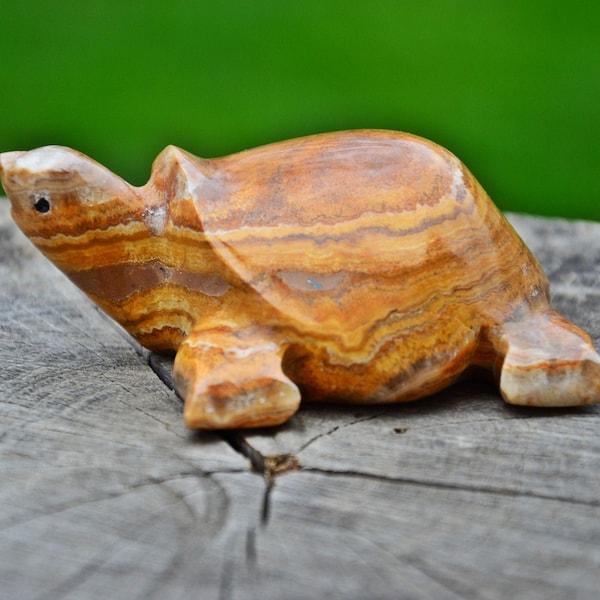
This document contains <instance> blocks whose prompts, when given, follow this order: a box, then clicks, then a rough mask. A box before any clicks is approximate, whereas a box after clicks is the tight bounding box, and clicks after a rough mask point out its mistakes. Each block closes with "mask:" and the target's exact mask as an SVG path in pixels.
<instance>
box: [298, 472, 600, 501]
mask: <svg viewBox="0 0 600 600" xmlns="http://www.w3.org/2000/svg"><path fill="white" fill-rule="evenodd" d="M302 471H303V472H305V473H318V474H320V475H326V476H332V477H354V478H358V479H362V478H364V479H370V480H373V481H381V482H387V483H399V484H405V485H414V486H422V487H427V488H432V489H439V490H455V491H457V492H471V493H475V494H491V495H494V494H496V495H498V496H508V497H514V498H534V499H536V500H549V501H553V502H561V503H564V504H571V505H576V506H587V507H597V506H600V499H598V500H592V501H586V500H579V499H578V498H561V497H560V496H552V495H550V494H540V493H535V492H528V491H523V490H516V489H514V490H513V489H510V488H503V487H500V486H491V485H490V486H475V485H468V484H466V483H464V482H460V483H448V482H445V481H425V480H422V479H416V478H414V477H390V476H387V475H380V474H378V473H369V472H367V471H356V470H353V469H325V468H322V467H311V466H303V467H302Z"/></svg>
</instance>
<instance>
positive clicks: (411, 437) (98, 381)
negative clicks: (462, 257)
mask: <svg viewBox="0 0 600 600" xmlns="http://www.w3.org/2000/svg"><path fill="white" fill-rule="evenodd" d="M510 220H511V221H512V223H513V225H514V226H515V227H516V229H517V230H518V231H519V233H520V234H521V236H522V237H523V238H524V239H525V241H526V242H527V243H528V245H529V246H530V248H531V249H532V250H533V251H534V253H535V254H536V256H537V257H538V259H539V260H540V262H541V263H542V265H543V266H544V268H545V270H546V273H547V274H548V276H549V278H550V280H551V283H552V291H553V304H554V306H555V307H556V308H557V309H558V310H559V311H561V312H563V313H564V314H565V315H566V316H567V317H569V318H570V319H571V320H573V321H574V322H575V323H577V324H578V325H580V326H581V327H583V328H584V329H586V330H587V331H588V332H589V333H590V334H591V336H592V338H593V339H594V341H595V343H596V346H598V345H600V224H598V223H589V222H569V221H565V220H560V219H547V218H537V217H526V216H517V215H510ZM0 282H1V285H0V308H1V311H2V313H1V314H2V317H1V318H0V356H1V364H2V376H1V377H0V477H1V480H2V485H1V486H0V597H2V598H4V597H5V598H19V599H43V598H48V599H50V598H52V599H53V598H72V599H93V598H102V599H104V598H116V599H118V598H124V599H125V598H126V599H128V600H131V599H136V598H140V599H142V598H143V599H149V598H156V599H162V598H169V599H170V600H177V599H182V600H183V599H187V598H190V599H192V598H193V599H195V598H203V599H205V598H206V599H211V598H215V599H236V600H237V599H244V598H253V599H254V598H261V599H271V598H273V599H275V598H286V599H294V598H357V599H358V598H374V599H375V598H465V597H473V598H475V597H476V598H514V597H519V598H540V599H542V598H544V599H546V598H566V597H568V598H592V597H596V595H597V594H598V590H599V589H600V568H599V567H600V478H599V477H598V473H599V472H600V436H599V435H598V434H597V432H598V431H599V430H600V406H589V407H582V408H575V409H561V410H558V409H554V410H542V409H525V408H515V407H510V406H507V405H505V404H504V403H503V402H502V401H501V399H500V396H499V394H498V393H497V391H496V390H495V389H494V388H493V387H489V386H487V385H485V384H482V383H478V382H466V383H462V384H459V385H455V386H453V387H452V388H450V389H448V390H446V391H444V392H442V393H439V394H436V395H435V396H433V397H431V398H428V399H425V400H420V401H417V402H415V403H411V404H404V405H392V406H365V407H356V406H352V407H344V406H329V405H311V404H308V405H304V406H303V407H302V408H301V410H300V412H299V413H298V414H297V415H296V416H295V417H294V418H293V419H292V421H291V422H290V423H289V424H287V425H285V426H283V427H279V428H275V429H272V430H260V431H251V432H246V433H231V434H226V435H219V434H211V433H197V432H196V433H194V432H189V431H187V430H186V429H185V427H184V425H183V420H182V416H181V402H180V400H179V399H178V397H177V396H176V395H175V393H174V392H173V391H172V389H171V385H170V383H171V382H170V366H171V365H170V362H169V361H168V360H167V359H163V358H161V357H158V356H154V355H150V354H149V353H147V352H146V351H144V350H142V349H141V348H139V347H138V348H136V347H135V346H134V345H132V344H131V342H130V341H129V339H128V337H127V335H126V334H124V333H123V332H122V331H121V330H120V329H119V328H118V327H117V326H116V325H115V324H114V323H112V322H111V321H110V320H109V319H107V318H106V317H104V316H103V315H102V314H101V313H100V312H99V311H98V310H97V309H96V308H95V307H94V306H93V305H92V304H91V303H90V302H89V301H88V300H87V299H86V298H85V297H84V296H83V295H82V294H81V293H80V292H79V291H78V290H76V289H75V288H74V287H73V286H72V284H71V283H70V282H69V281H68V280H67V279H66V278H65V277H64V276H63V275H62V274H60V273H59V272H58V271H57V270H56V269H55V268H54V267H53V266H52V265H50V263H49V262H48V261H46V260H45V259H44V258H43V257H42V256H41V255H40V254H39V253H38V252H37V251H36V250H35V249H34V248H33V246H32V245H31V244H30V243H29V242H28V241H27V240H26V239H24V237H23V236H22V235H21V234H20V232H19V231H18V230H17V229H16V227H15V226H14V224H13V223H12V221H11V219H10V216H9V208H8V203H7V202H5V201H0Z"/></svg>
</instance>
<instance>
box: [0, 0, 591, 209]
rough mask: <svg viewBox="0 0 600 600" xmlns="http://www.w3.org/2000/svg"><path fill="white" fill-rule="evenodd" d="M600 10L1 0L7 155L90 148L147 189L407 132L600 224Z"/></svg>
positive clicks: (535, 204)
mask: <svg viewBox="0 0 600 600" xmlns="http://www.w3.org/2000/svg"><path fill="white" fill-rule="evenodd" d="M599 25H600V3H598V4H597V3H595V2H589V1H579V0H575V1H571V2H568V3H564V2H555V1H551V0H548V1H545V2H542V1H537V0H532V1H524V0H504V1H500V0H498V1H493V0H490V1H489V2H481V1H466V0H462V1H461V0H457V1H450V0H420V1H417V0H413V1H411V2H405V1H400V0H396V1H392V0H388V1H385V0H369V1H366V0H363V1H354V0H344V1H329V0H278V1H276V0H220V1H216V2H204V1H195V2H192V1H183V0H168V1H167V0H161V1H157V0H145V1H144V2H134V1H128V0H105V1H93V0H91V1H89V2H82V1H81V0H62V1H61V0H55V1H53V2H49V1H40V0H38V1H34V0H30V1H27V0H22V1H20V2H16V1H13V2H4V3H3V6H2V7H1V9H0V61H1V62H0V64H1V70H0V74H1V93H0V151H5V150H16V149H29V148H32V147H36V146H40V145H45V144H50V143H53V144H64V145H68V146H72V147H75V148H77V149H79V150H81V151H83V152H85V153H86V154H89V155H90V156H92V157H93V158H95V159H96V160H98V161H100V162H102V163H103V164H105V165H107V166H108V167H109V168H111V169H112V170H114V171H115V172H116V173H118V174H119V175H121V176H123V177H125V178H126V179H128V180H130V181H131V182H132V183H135V184H142V183H144V182H145V180H146V179H147V177H148V174H149V170H150V165H151V162H152V160H153V158H154V157H155V156H156V154H157V153H158V152H159V151H160V150H161V149H162V148H163V147H164V146H165V145H167V144H176V145H179V146H182V147H184V148H185V149H187V150H189V151H191V152H193V153H195V154H198V155H200V156H204V157H213V156H219V155H223V154H228V153H231V152H236V151H239V150H242V149H245V148H248V147H252V146H256V145H260V144H264V143H268V142H272V141H276V140H280V139H284V138H289V137H295V136H301V135H306V134H311V133H316V132H323V131H331V130H339V129H349V128H359V127H378V128H388V129H397V130H403V131H410V132H412V133H416V134H419V135H422V136H425V137H428V138H430V139H432V140H434V141H436V142H438V143H440V144H442V145H444V146H446V147H448V148H449V149H450V150H452V151H453V152H454V153H455V154H457V155H458V156H459V157H460V158H461V159H462V160H463V161H464V162H465V163H466V164H467V165H468V166H469V168H470V169H471V171H473V172H474V174H475V175H476V177H477V178H478V179H479V180H480V182H481V183H482V184H483V185H484V187H486V188H487V190H488V192H489V193H490V195H491V196H492V198H493V199H494V200H495V201H496V203H497V204H498V205H499V206H500V207H501V208H502V209H504V210H513V211H519V212H528V213H536V214H544V215H560V216H565V217H577V218H586V219H594V220H600V183H599V177H598V171H597V169H598V164H599V158H600V143H599V133H600V118H599V114H598V107H599V105H600V102H599V101H600V39H599V38H600V35H599V33H600V31H599Z"/></svg>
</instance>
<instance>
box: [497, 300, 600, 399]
mask: <svg viewBox="0 0 600 600" xmlns="http://www.w3.org/2000/svg"><path fill="white" fill-rule="evenodd" d="M493 338H494V339H493V340H492V342H493V345H494V347H495V350H496V352H497V356H496V373H495V374H496V377H497V378H498V379H499V385H500V392H501V393H502V396H503V398H504V400H505V401H506V402H508V403H509V404H518V405H524V406H547V407H559V406H579V405H583V404H592V403H594V402H600V356H599V355H598V353H597V352H596V351H595V350H594V346H593V345H592V342H591V339H590V337H589V336H588V335H587V333H585V332H584V331H583V330H582V329H580V328H579V327H577V326H575V325H573V323H571V322H570V321H568V320H567V319H565V318H564V317H562V316H561V315H560V314H558V313H557V312H555V311H554V310H552V309H549V308H548V309H546V310H542V311H539V312H532V313H528V314H527V316H526V318H523V319H522V320H520V321H519V322H509V323H507V324H505V325H502V326H499V327H496V328H495V329H494V334H493ZM500 363H501V367H500V369H499V370H498V366H499V365H500Z"/></svg>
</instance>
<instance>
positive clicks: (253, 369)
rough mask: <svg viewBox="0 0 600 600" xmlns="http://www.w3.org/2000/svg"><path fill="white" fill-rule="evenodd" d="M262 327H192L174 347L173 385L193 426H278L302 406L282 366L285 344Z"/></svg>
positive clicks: (189, 423) (297, 391)
mask: <svg viewBox="0 0 600 600" xmlns="http://www.w3.org/2000/svg"><path fill="white" fill-rule="evenodd" d="M268 333H269V332H268V331H265V330H264V329H261V328H258V327H257V328H252V329H250V330H236V331H234V330H232V329H230V328H226V327H223V328H216V329H209V330H203V329H199V328H196V329H194V330H193V331H192V332H191V333H190V335H189V336H188V337H187V338H186V339H185V340H184V342H183V343H182V345H181V346H180V347H179V350H178V351H177V356H176V357H175V364H174V375H175V385H176V387H177V390H178V391H179V393H180V394H181V395H182V397H183V399H184V401H185V405H184V418H185V422H186V425H187V426H188V427H190V428H191V429H237V428H247V427H265V426H271V425H279V424H281V423H284V422H285V421H287V420H288V419H289V418H290V417H291V416H292V415H293V414H294V413H295V412H296V411H297V410H298V407H299V405H300V392H299V390H298V388H297V387H296V385H295V384H294V383H293V382H292V381H291V380H290V379H288V377H287V376H286V375H285V374H284V373H283V371H282V369H281V359H282V356H283V354H284V352H285V347H283V346H280V345H278V344H277V343H276V342H274V341H273V340H272V337H269V335H268Z"/></svg>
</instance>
